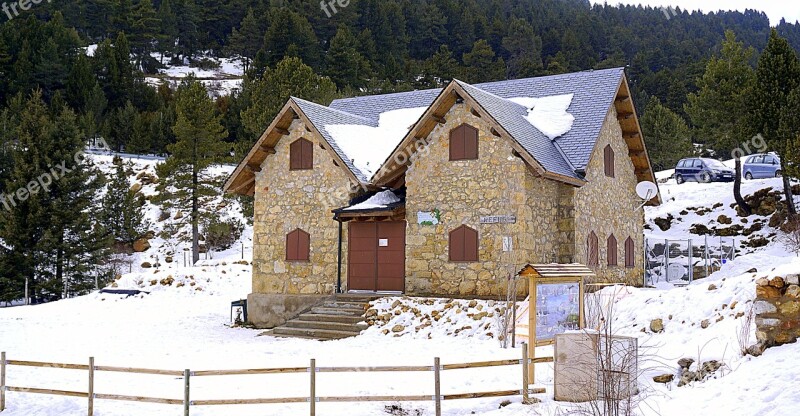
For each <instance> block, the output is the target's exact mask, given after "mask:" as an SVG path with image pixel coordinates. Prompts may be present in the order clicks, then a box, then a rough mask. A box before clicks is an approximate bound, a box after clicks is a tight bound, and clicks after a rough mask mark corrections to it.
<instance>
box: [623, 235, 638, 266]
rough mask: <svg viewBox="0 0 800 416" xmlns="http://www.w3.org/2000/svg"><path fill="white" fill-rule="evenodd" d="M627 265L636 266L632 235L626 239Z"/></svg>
mask: <svg viewBox="0 0 800 416" xmlns="http://www.w3.org/2000/svg"><path fill="white" fill-rule="evenodd" d="M625 267H627V268H629V269H632V268H634V267H636V252H635V251H634V243H633V239H632V238H630V237H628V239H627V240H625Z"/></svg>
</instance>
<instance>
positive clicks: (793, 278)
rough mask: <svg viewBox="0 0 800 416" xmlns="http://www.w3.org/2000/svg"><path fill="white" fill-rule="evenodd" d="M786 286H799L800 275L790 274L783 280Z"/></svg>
mask: <svg viewBox="0 0 800 416" xmlns="http://www.w3.org/2000/svg"><path fill="white" fill-rule="evenodd" d="M783 280H784V281H785V282H786V284H787V285H800V274H790V275H788V276H786V277H785V278H783Z"/></svg>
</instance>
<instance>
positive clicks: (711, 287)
mask: <svg viewBox="0 0 800 416" xmlns="http://www.w3.org/2000/svg"><path fill="white" fill-rule="evenodd" d="M708 290H717V285H715V284H713V283H712V284H710V285H708Z"/></svg>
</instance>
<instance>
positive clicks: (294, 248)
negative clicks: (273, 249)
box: [286, 228, 311, 261]
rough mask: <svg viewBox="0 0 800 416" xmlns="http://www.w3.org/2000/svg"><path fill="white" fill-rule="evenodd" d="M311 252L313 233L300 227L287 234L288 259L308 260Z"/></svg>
mask: <svg viewBox="0 0 800 416" xmlns="http://www.w3.org/2000/svg"><path fill="white" fill-rule="evenodd" d="M310 252H311V235H309V234H308V233H307V232H305V231H303V230H301V229H299V228H298V229H296V230H294V231H292V232H290V233H289V234H286V260H288V261H307V260H309V259H310V255H309V254H310Z"/></svg>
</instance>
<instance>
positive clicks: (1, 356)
mask: <svg viewBox="0 0 800 416" xmlns="http://www.w3.org/2000/svg"><path fill="white" fill-rule="evenodd" d="M3 410H6V353H5V351H3V352H0V412H2V411H3Z"/></svg>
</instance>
